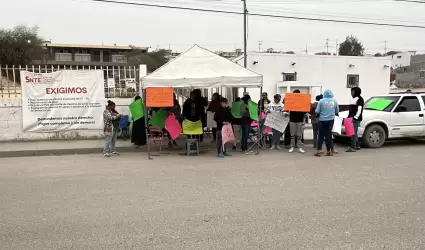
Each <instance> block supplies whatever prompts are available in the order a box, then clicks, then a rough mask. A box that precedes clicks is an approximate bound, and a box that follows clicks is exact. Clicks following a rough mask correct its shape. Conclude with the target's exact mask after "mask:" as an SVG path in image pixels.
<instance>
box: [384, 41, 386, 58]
mask: <svg viewBox="0 0 425 250" xmlns="http://www.w3.org/2000/svg"><path fill="white" fill-rule="evenodd" d="M384 44H385V45H384V46H385V47H384V56H385V55H386V54H387V41H384Z"/></svg>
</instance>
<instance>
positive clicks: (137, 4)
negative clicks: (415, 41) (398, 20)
mask: <svg viewBox="0 0 425 250" xmlns="http://www.w3.org/2000/svg"><path fill="white" fill-rule="evenodd" d="M89 1H92V2H101V3H112V4H123V5H132V6H144V7H155V8H165V9H176V10H188V11H199V12H209V13H218V14H233V15H243V14H244V13H242V12H236V11H226V10H214V9H201V8H190V7H178V6H169V5H159V4H147V3H134V2H121V1H115V0H89ZM393 1H414V0H393ZM418 2H419V1H418ZM248 15H250V16H255V17H268V18H282V19H293V20H303V21H317V22H331V23H347V24H360V25H373V26H388V27H402V28H417V29H425V26H422V25H407V24H392V23H377V22H362V21H349V20H337V19H323V18H311V17H297V16H287V15H271V14H259V13H248Z"/></svg>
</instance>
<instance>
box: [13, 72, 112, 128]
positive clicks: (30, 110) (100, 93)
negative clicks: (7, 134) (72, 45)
mask: <svg viewBox="0 0 425 250" xmlns="http://www.w3.org/2000/svg"><path fill="white" fill-rule="evenodd" d="M20 76H21V84H22V127H23V130H24V131H28V132H58V131H66V130H101V129H103V111H104V110H105V91H104V76H103V71H102V70H62V71H57V72H53V73H33V72H28V71H21V73H20Z"/></svg>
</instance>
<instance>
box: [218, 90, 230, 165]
mask: <svg viewBox="0 0 425 250" xmlns="http://www.w3.org/2000/svg"><path fill="white" fill-rule="evenodd" d="M220 104H221V107H220V108H219V109H218V110H217V112H215V114H214V121H215V122H216V123H217V154H218V157H219V158H224V157H225V156H231V154H229V153H227V152H226V149H225V148H224V146H223V141H222V135H221V130H222V129H223V126H224V125H228V124H230V122H231V121H232V118H233V116H232V111H231V110H230V108H229V107H228V105H227V104H228V102H227V99H226V98H222V99H221V100H220Z"/></svg>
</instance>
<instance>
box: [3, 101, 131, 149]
mask: <svg viewBox="0 0 425 250" xmlns="http://www.w3.org/2000/svg"><path fill="white" fill-rule="evenodd" d="M111 100H112V101H113V102H115V103H116V105H117V107H116V109H117V111H118V112H119V113H121V114H124V115H128V114H129V110H128V105H129V104H130V103H131V102H132V101H133V99H132V98H115V99H111ZM100 137H103V132H102V131H101V130H99V131H86V130H75V131H67V132H54V133H26V132H23V131H22V101H21V100H20V99H11V100H7V99H3V100H0V141H21V140H66V139H69V140H71V139H94V138H100Z"/></svg>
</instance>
